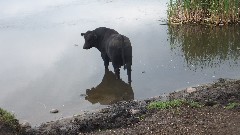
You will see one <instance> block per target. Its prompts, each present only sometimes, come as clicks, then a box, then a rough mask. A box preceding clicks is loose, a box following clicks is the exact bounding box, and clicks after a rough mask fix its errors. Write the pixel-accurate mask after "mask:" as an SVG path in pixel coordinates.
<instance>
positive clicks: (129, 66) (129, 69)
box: [126, 64, 132, 84]
mask: <svg viewBox="0 0 240 135" xmlns="http://www.w3.org/2000/svg"><path fill="white" fill-rule="evenodd" d="M126 66H127V75H128V83H129V84H131V82H132V76H131V72H132V69H131V64H126Z"/></svg>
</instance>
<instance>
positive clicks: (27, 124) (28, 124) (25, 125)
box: [21, 121, 31, 128]
mask: <svg viewBox="0 0 240 135" xmlns="http://www.w3.org/2000/svg"><path fill="white" fill-rule="evenodd" d="M21 127H22V128H31V124H30V123H29V122H28V121H24V122H23V123H22V124H21Z"/></svg>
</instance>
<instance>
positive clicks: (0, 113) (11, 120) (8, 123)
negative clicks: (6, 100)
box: [0, 108, 22, 135]
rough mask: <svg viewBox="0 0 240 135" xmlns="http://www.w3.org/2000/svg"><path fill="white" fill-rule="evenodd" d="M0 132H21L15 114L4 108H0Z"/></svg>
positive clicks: (8, 133) (8, 134)
mask: <svg viewBox="0 0 240 135" xmlns="http://www.w3.org/2000/svg"><path fill="white" fill-rule="evenodd" d="M0 134H5V135H11V134H22V129H21V126H20V124H19V121H18V120H17V119H16V118H15V116H14V115H13V114H11V113H9V112H7V111H6V110H4V109H2V108H0Z"/></svg>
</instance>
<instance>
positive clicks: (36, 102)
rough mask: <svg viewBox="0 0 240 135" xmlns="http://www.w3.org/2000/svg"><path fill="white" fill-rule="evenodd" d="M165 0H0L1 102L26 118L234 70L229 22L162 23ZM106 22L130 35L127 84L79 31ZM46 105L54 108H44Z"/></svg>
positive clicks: (35, 120)
mask: <svg viewBox="0 0 240 135" xmlns="http://www.w3.org/2000/svg"><path fill="white" fill-rule="evenodd" d="M166 2H167V0H165V1H159V0H151V1H149V0H148V1H147V0H131V1H128V0H112V1H111V0H91V1H89V0H81V1H80V0H79V1H77V0H73V1H67V0H53V1H51V2H50V1H41V2H40V1H39V2H36V1H30V0H24V1H21V2H20V1H17V0H11V1H4V2H3V1H1V4H0V8H1V11H0V65H1V66H0V89H1V92H0V106H1V107H2V108H4V109H7V110H9V111H11V112H13V113H14V114H15V115H16V117H17V118H18V119H20V121H23V120H27V121H29V122H31V123H32V124H33V125H36V124H37V125H38V124H40V123H42V122H46V121H51V120H55V119H59V118H62V117H67V116H72V115H74V114H79V113H83V112H84V111H91V110H95V109H99V108H101V107H105V105H108V104H112V103H114V102H116V101H120V100H131V99H145V98H149V97H153V96H157V95H161V94H163V93H169V92H172V91H174V90H178V89H183V88H185V87H190V86H196V85H200V84H203V83H208V82H213V81H216V80H217V79H218V78H221V77H222V78H238V79H239V78H240V75H239V71H240V69H239V66H240V59H239V55H240V50H239V48H240V42H239V38H238V37H239V32H240V29H239V27H237V26H234V27H224V28H215V27H212V28H210V27H207V28H206V27H169V26H167V25H160V24H164V20H165V19H166V15H167V14H166V8H167V5H166ZM100 26H105V27H110V28H113V29H115V30H117V31H118V32H119V33H121V34H123V35H126V36H128V37H129V38H130V40H131V43H132V46H133V66H132V69H133V72H132V80H133V83H132V85H131V86H129V85H127V84H126V83H125V82H127V73H126V71H124V70H123V69H121V77H122V80H123V81H116V80H114V77H113V73H112V72H111V71H113V69H112V66H110V71H108V72H106V74H105V70H104V65H103V61H102V59H101V57H100V52H98V50H97V49H90V50H83V49H82V45H83V43H84V40H83V38H82V37H81V36H80V34H81V33H82V32H86V31H87V30H93V29H95V28H97V27H100ZM53 108H57V109H59V110H60V112H59V113H58V114H50V113H49V111H50V110H51V109H53Z"/></svg>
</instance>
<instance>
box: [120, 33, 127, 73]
mask: <svg viewBox="0 0 240 135" xmlns="http://www.w3.org/2000/svg"><path fill="white" fill-rule="evenodd" d="M121 37H122V61H123V69H124V70H125V69H126V61H125V52H124V37H123V35H121Z"/></svg>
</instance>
